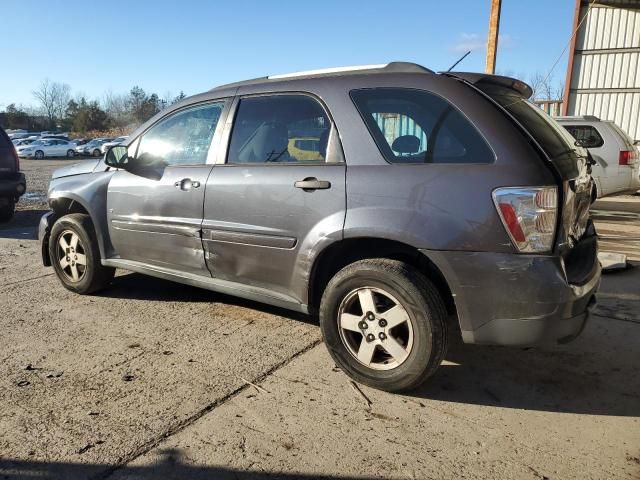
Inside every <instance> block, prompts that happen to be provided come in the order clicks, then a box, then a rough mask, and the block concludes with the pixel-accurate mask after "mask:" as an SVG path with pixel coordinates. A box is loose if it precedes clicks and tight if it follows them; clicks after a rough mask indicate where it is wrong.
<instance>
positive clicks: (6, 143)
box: [0, 128, 27, 222]
mask: <svg viewBox="0 0 640 480" xmlns="http://www.w3.org/2000/svg"><path fill="white" fill-rule="evenodd" d="M26 189H27V183H26V181H25V178H24V174H23V173H20V160H19V159H18V154H17V153H16V149H15V148H14V146H13V143H11V140H10V139H9V136H8V135H7V133H6V132H5V131H4V130H3V129H2V128H0V222H8V221H9V220H11V218H13V212H14V210H15V206H16V202H17V201H18V199H19V198H20V196H21V195H22V194H23V193H24V192H25V191H26Z"/></svg>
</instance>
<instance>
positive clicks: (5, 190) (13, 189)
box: [0, 172, 27, 200]
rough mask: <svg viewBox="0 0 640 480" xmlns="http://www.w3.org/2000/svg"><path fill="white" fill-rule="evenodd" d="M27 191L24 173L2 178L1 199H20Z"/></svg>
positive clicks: (0, 179)
mask: <svg viewBox="0 0 640 480" xmlns="http://www.w3.org/2000/svg"><path fill="white" fill-rule="evenodd" d="M26 191H27V181H26V180H25V178H24V173H21V172H17V173H14V174H11V175H9V176H6V177H2V178H0V197H2V198H13V199H16V200H17V199H18V198H19V197H20V196H22V194H23V193H24V192H26Z"/></svg>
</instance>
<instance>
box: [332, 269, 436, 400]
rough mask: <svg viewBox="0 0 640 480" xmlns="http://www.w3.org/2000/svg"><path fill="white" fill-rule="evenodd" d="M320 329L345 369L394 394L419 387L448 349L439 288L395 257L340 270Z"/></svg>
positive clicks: (373, 385)
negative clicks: (394, 258)
mask: <svg viewBox="0 0 640 480" xmlns="http://www.w3.org/2000/svg"><path fill="white" fill-rule="evenodd" d="M320 328H321V330H322V335H323V338H324V341H325V344H326V345H327V348H328V349H329V352H330V354H331V356H332V358H333V360H334V361H335V362H336V363H337V365H338V366H339V367H340V368H342V369H343V370H344V371H345V372H346V373H347V374H348V375H350V376H351V377H352V378H354V379H355V380H356V381H358V382H360V383H363V384H365V385H369V386H371V387H374V388H378V389H381V390H387V391H390V392H395V391H401V390H409V389H412V388H415V387H417V386H419V385H420V384H421V383H423V382H424V381H425V380H426V379H427V378H428V377H430V376H431V375H432V374H433V373H434V372H435V371H436V370H437V369H438V367H439V366H440V364H441V363H442V360H443V359H444V356H445V353H446V350H447V313H446V309H445V306H444V302H443V300H442V298H441V296H440V294H439V292H438V290H437V289H436V288H435V286H434V285H433V284H432V283H431V282H430V281H429V280H428V279H427V278H426V277H425V276H424V275H423V274H422V273H420V272H419V271H418V270H417V269H415V268H414V267H412V266H411V265H408V264H406V263H403V262H399V261H396V260H389V259H369V260H361V261H358V262H355V263H352V264H351V265H348V266H346V267H345V268H343V269H342V270H340V271H339V272H338V273H337V274H336V275H335V276H334V277H333V278H332V279H331V281H330V282H329V284H328V285H327V288H326V289H325V291H324V294H323V296H322V300H321V303H320Z"/></svg>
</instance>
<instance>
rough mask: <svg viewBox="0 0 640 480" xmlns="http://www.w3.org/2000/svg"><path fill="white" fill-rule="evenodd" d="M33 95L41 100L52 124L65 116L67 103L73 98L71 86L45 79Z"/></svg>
mask: <svg viewBox="0 0 640 480" xmlns="http://www.w3.org/2000/svg"><path fill="white" fill-rule="evenodd" d="M32 93H33V96H34V97H36V99H37V100H38V101H39V102H40V106H41V107H42V111H43V113H44V115H46V117H47V119H48V120H49V123H50V124H51V125H55V124H56V120H62V118H64V116H65V111H66V109H67V104H68V103H69V100H71V87H70V86H69V85H68V84H66V83H59V82H52V81H51V80H49V79H48V78H46V79H44V80H43V81H42V83H41V84H40V87H39V88H38V90H34V91H33V92H32Z"/></svg>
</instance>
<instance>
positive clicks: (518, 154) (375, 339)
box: [40, 62, 600, 390]
mask: <svg viewBox="0 0 640 480" xmlns="http://www.w3.org/2000/svg"><path fill="white" fill-rule="evenodd" d="M530 95H531V88H530V87H529V86H527V85H526V84H524V83H522V82H519V81H518V80H514V79H511V78H506V77H500V76H489V75H482V74H471V73H446V74H436V73H434V72H432V71H430V70H428V69H426V68H424V67H421V66H418V65H415V64H408V63H398V62H396V63H390V64H388V65H384V66H373V67H357V68H352V69H344V70H336V69H332V70H330V71H314V72H304V73H298V74H292V75H281V76H274V77H267V78H260V79H256V80H250V81H245V82H240V83H235V84H231V85H226V86H222V87H218V88H215V89H213V90H211V91H209V92H206V93H203V94H200V95H196V96H194V97H190V98H188V99H185V100H184V101H182V102H180V103H179V104H177V105H175V106H172V107H171V108H169V109H167V110H165V111H163V112H161V113H159V114H158V115H156V116H155V117H154V118H152V119H151V120H150V121H148V122H147V123H146V124H144V125H143V126H142V127H140V128H139V129H138V131H137V132H135V133H134V134H133V135H131V137H129V139H128V140H127V142H126V145H123V146H116V147H113V148H111V149H110V150H109V151H108V153H107V155H106V156H105V159H103V160H95V161H89V162H85V163H83V164H81V165H78V166H73V167H67V168H64V169H62V170H59V171H57V172H56V173H55V174H54V176H53V180H52V181H51V185H50V189H49V202H50V205H51V208H52V212H50V213H48V214H47V215H45V216H44V217H43V219H42V221H41V224H40V238H41V240H42V245H43V249H42V251H43V256H44V263H45V265H53V267H54V269H55V271H56V273H57V275H58V278H59V279H60V281H61V282H62V284H63V285H64V286H65V287H66V288H68V289H70V290H72V291H75V292H78V293H83V294H85V293H91V292H95V291H97V290H99V289H101V288H105V287H106V286H107V285H109V282H110V281H111V279H112V278H113V274H114V270H115V268H124V269H127V270H132V271H136V272H141V273H145V274H148V275H153V276H157V277H162V278H165V279H171V280H175V281H177V282H181V283H187V284H190V285H195V286H198V287H203V288H207V289H210V290H214V291H218V292H224V293H228V294H233V295H238V296H242V297H245V298H249V299H253V300H258V301H261V302H265V303H269V304H272V305H277V306H281V307H286V308H290V309H294V310H299V311H302V312H318V313H319V317H320V325H321V329H322V333H323V336H324V340H325V343H326V345H327V347H328V348H329V351H330V352H331V355H332V356H333V358H334V360H335V361H336V362H337V364H338V365H339V366H340V367H341V368H342V369H344V371H346V372H347V373H348V374H349V375H351V376H352V377H353V378H354V379H356V380H358V381H360V382H362V383H365V384H368V385H371V386H374V387H377V388H381V389H386V390H402V389H408V388H412V387H415V386H417V385H418V384H420V383H421V382H423V381H424V380H425V379H426V378H427V377H429V376H430V375H431V374H432V373H433V372H434V371H435V370H436V369H437V368H438V366H439V365H440V363H441V361H442V359H443V358H444V356H445V352H446V349H447V344H448V341H449V336H450V335H452V334H460V333H461V335H462V339H463V341H465V342H467V343H484V344H501V345H531V344H536V343H540V342H545V341H552V342H555V341H560V342H566V341H569V340H571V339H572V338H574V337H575V336H577V335H578V334H579V333H580V331H581V330H582V328H583V327H584V325H585V322H586V320H587V316H588V311H589V309H590V307H591V306H592V305H593V304H594V302H595V292H596V290H597V287H598V284H599V281H600V265H599V263H598V260H597V244H596V236H595V231H594V227H593V225H592V224H591V221H590V220H589V205H590V199H591V189H592V181H591V178H590V175H589V171H588V168H589V163H588V161H587V157H586V151H584V150H583V149H581V148H580V147H576V146H575V145H574V140H573V139H572V138H571V137H570V136H569V134H568V133H567V132H566V131H565V130H564V129H563V128H561V127H559V126H558V125H557V124H556V123H555V122H554V121H553V120H551V119H550V118H549V117H548V116H547V115H546V114H545V113H543V112H542V111H541V110H539V109H538V108H536V107H535V106H533V105H532V104H531V103H529V102H528V101H527V98H528V97H529V96H530ZM296 139H298V140H299V139H305V140H312V141H310V142H307V143H308V145H306V147H307V149H305V150H302V149H300V148H293V147H292V145H294V146H295V141H296ZM292 140H293V141H292ZM309 148H311V149H313V150H314V151H309V150H308V149H309ZM449 319H456V322H455V323H453V322H451V323H452V325H450V322H449ZM456 325H458V326H459V330H458V328H457V327H456Z"/></svg>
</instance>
